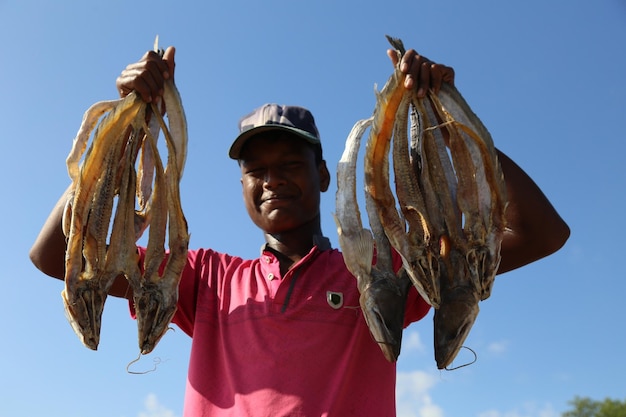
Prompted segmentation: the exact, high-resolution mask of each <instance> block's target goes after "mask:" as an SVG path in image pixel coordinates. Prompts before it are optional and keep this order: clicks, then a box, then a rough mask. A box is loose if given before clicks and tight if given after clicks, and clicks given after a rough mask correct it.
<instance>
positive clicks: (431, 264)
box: [337, 37, 507, 369]
mask: <svg viewBox="0 0 626 417" xmlns="http://www.w3.org/2000/svg"><path fill="white" fill-rule="evenodd" d="M388 39H389V41H390V42H391V44H392V45H393V46H394V47H395V48H396V50H397V53H398V55H399V57H401V56H402V55H403V54H404V47H403V45H402V42H401V41H400V40H399V39H395V38H390V37H388ZM403 79H404V76H403V75H402V73H401V71H400V69H399V67H396V68H395V70H394V72H393V73H392V75H391V77H390V78H389V80H388V81H387V83H386V84H385V86H384V87H383V89H382V90H381V92H380V93H377V97H376V107H375V110H374V114H373V116H372V118H371V120H372V127H371V129H370V135H369V138H368V142H367V144H366V154H365V166H364V178H365V184H366V192H365V198H366V202H367V213H368V217H369V220H370V226H371V227H372V230H373V231H374V240H375V243H376V248H377V250H378V254H379V256H380V255H382V258H380V259H378V261H377V262H381V260H382V262H381V263H380V265H379V264H378V263H377V266H378V267H380V266H383V268H382V269H378V270H379V271H380V270H384V271H385V274H379V275H378V276H377V278H379V279H380V280H381V281H385V282H386V283H387V284H386V285H395V288H399V289H400V293H401V294H402V296H403V297H406V294H407V292H406V291H403V290H402V288H403V287H402V284H401V283H402V282H403V281H402V280H403V279H406V280H407V281H408V278H406V277H407V276H408V277H410V282H412V284H413V286H415V288H416V289H417V290H418V292H419V293H420V295H421V296H422V297H423V298H424V300H425V301H426V302H428V303H430V304H431V305H432V306H433V307H434V308H435V316H434V333H435V360H436V362H437V367H438V368H440V369H443V368H447V367H448V366H449V365H450V364H451V363H452V361H453V360H454V358H455V357H456V355H457V353H458V351H459V349H460V348H461V346H462V344H463V342H464V341H465V339H466V338H467V335H468V334H469V332H470V330H471V328H472V325H473V323H474V321H475V319H476V317H477V315H478V312H479V308H478V303H479V301H481V300H484V299H486V298H487V297H489V295H490V293H491V287H492V285H493V282H494V278H495V274H496V271H497V268H498V265H499V262H500V246H501V242H502V237H503V233H504V227H505V224H506V222H505V210H506V205H507V200H506V187H505V183H504V177H503V175H502V170H501V168H500V165H499V162H498V158H497V152H496V150H495V147H494V144H493V140H492V138H491V136H490V135H489V132H488V131H487V129H486V128H485V126H484V125H483V124H482V123H481V121H480V119H478V117H477V116H476V115H475V114H474V113H473V112H472V110H471V109H470V107H469V106H468V105H467V103H466V101H465V100H464V99H463V97H462V96H461V94H460V93H459V92H458V91H457V90H456V88H454V87H453V86H450V85H447V84H445V83H444V85H443V86H442V88H441V90H440V92H439V93H438V95H436V94H434V92H433V91H429V92H428V93H427V95H426V97H425V98H422V99H418V98H417V97H416V96H415V95H414V93H413V92H410V91H407V90H406V89H405V88H404V87H403V85H402V84H403V83H402V81H403ZM409 114H410V118H409ZM368 120H369V119H368ZM409 120H410V121H409ZM407 125H409V126H407ZM356 127H357V126H355V128H356ZM407 129H410V133H411V134H410V139H409V135H408V134H407ZM362 134H363V133H362V132H361V133H359V141H360V135H362ZM392 142H393V154H392V161H393V170H394V179H395V195H394V192H393V191H392V189H391V185H390V175H389V150H390V146H391V143H392ZM355 149H356V151H355ZM409 149H410V152H409ZM349 150H350V152H351V153H350V154H349V157H348V158H347V159H348V160H349V161H350V163H349V164H345V166H344V165H342V163H344V162H345V160H344V158H342V161H340V164H339V167H338V190H337V212H338V213H341V212H342V211H341V210H342V208H343V209H344V210H345V212H344V214H343V216H347V215H348V213H350V214H351V216H352V220H351V221H348V220H347V219H344V218H343V217H341V216H337V217H338V218H339V220H338V222H337V223H338V229H339V231H340V239H339V242H340V246H341V248H342V251H343V252H344V259H345V261H346V265H347V266H348V269H349V270H350V271H351V272H352V273H353V274H354V275H355V276H356V277H357V281H358V283H359V290H360V291H361V298H362V301H361V306H362V309H363V311H364V315H365V317H366V319H367V322H368V325H369V327H370V331H371V332H372V334H373V335H374V336H375V338H376V337H377V335H379V336H380V335H381V334H382V335H383V336H382V337H379V338H377V341H379V340H381V341H384V342H385V343H387V345H385V344H384V343H381V348H382V349H383V352H384V354H385V357H387V359H389V360H395V359H397V355H395V353H396V352H397V353H398V354H399V350H400V346H399V344H398V343H399V341H400V340H401V328H400V335H399V336H398V333H397V331H396V332H394V333H390V332H384V331H381V325H380V323H381V322H390V323H393V322H394V321H393V320H392V319H390V317H392V314H391V313H388V311H390V303H392V302H394V303H395V302H396V301H397V298H396V299H394V301H390V299H389V298H385V297H383V296H378V295H374V293H368V292H365V291H364V290H365V289H366V288H367V284H368V283H369V282H371V280H372V279H373V277H374V271H375V270H377V269H376V268H373V267H370V268H369V269H368V265H366V263H367V261H369V262H370V263H371V260H372V256H366V257H364V256H361V257H360V258H358V257H356V256H355V255H354V253H355V252H357V253H358V252H359V251H355V250H354V248H359V249H360V250H361V249H362V247H363V245H362V243H358V242H367V243H368V245H367V248H366V249H362V250H361V252H360V253H368V254H369V253H370V251H371V250H372V249H370V248H371V246H372V244H371V241H372V235H371V232H369V231H365V232H367V233H365V232H364V229H362V226H361V220H360V217H359V215H358V206H356V192H354V186H353V185H352V184H353V182H354V181H355V178H356V164H354V163H353V160H354V159H355V158H356V154H355V152H358V145H356V144H355V143H354V138H353V135H352V134H351V135H350V136H349V137H348V140H347V141H346V152H348V151H349ZM346 155H348V154H346V153H344V157H346ZM340 168H341V169H340ZM350 187H352V188H350ZM348 190H349V192H348ZM396 197H397V203H396ZM354 213H357V214H356V217H355V214H354ZM376 230H379V231H378V232H376ZM381 230H382V231H381ZM385 245H386V246H385ZM389 245H391V247H393V249H394V250H395V251H396V252H397V253H398V254H399V255H400V257H401V258H402V262H403V267H402V269H401V270H400V271H398V272H397V274H394V273H393V271H392V270H391V267H390V265H391V264H390V262H388V261H387V259H391V256H390V250H387V249H385V248H386V247H389ZM380 249H382V251H381V250H380ZM357 262H360V264H357ZM378 285H380V284H378ZM402 305H403V304H402ZM378 311H384V312H387V313H386V314H387V317H389V318H388V319H386V320H387V321H384V320H383V321H381V320H378V321H376V320H370V319H368V317H369V318H371V317H372V316H375V315H376V313H375V312H378ZM395 320H396V323H397V322H398V319H395ZM379 343H380V342H379ZM394 343H395V344H394ZM389 346H394V349H392V350H389V348H388V347H389ZM386 347H387V349H386Z"/></svg>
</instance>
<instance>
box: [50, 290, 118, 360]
mask: <svg viewBox="0 0 626 417" xmlns="http://www.w3.org/2000/svg"><path fill="white" fill-rule="evenodd" d="M96 284H97V283H96V280H81V281H79V282H78V283H77V284H76V287H75V288H74V289H73V291H67V290H63V292H62V293H61V296H62V297H63V305H64V307H65V316H66V317H67V320H68V321H69V322H70V325H71V326H72V329H74V332H75V333H76V335H77V336H78V338H79V339H80V341H81V342H82V343H83V345H85V346H86V347H88V348H89V349H92V350H97V349H98V344H99V343H100V327H101V323H102V311H103V310H104V303H105V301H106V298H107V291H106V289H101V288H99V287H98V285H96Z"/></svg>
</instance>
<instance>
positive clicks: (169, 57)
mask: <svg viewBox="0 0 626 417" xmlns="http://www.w3.org/2000/svg"><path fill="white" fill-rule="evenodd" d="M175 53H176V48H174V47H173V46H169V47H168V48H167V49H166V50H165V53H164V54H163V61H165V63H166V64H167V72H165V73H163V78H164V79H166V80H167V79H174V69H175V68H176V61H174V54H175Z"/></svg>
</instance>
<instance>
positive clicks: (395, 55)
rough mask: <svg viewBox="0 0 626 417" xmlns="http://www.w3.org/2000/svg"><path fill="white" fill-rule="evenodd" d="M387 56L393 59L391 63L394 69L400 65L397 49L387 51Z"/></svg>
mask: <svg viewBox="0 0 626 417" xmlns="http://www.w3.org/2000/svg"><path fill="white" fill-rule="evenodd" d="M387 56H388V57H389V59H391V63H392V64H393V66H394V67H395V66H396V65H398V60H399V58H398V52H397V51H396V50H395V49H387Z"/></svg>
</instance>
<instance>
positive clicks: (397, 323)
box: [359, 269, 411, 362]
mask: <svg viewBox="0 0 626 417" xmlns="http://www.w3.org/2000/svg"><path fill="white" fill-rule="evenodd" d="M372 273H373V274H378V273H379V271H377V270H375V269H373V270H372ZM410 285H411V283H410V280H409V279H408V277H404V278H401V279H398V278H396V277H395V276H394V275H393V274H391V273H387V274H384V276H378V277H377V279H375V280H374V281H372V283H371V284H370V285H369V286H367V288H365V290H364V291H363V292H362V293H361V297H360V300H359V301H360V305H361V311H362V312H363V316H364V317H365V321H366V322H367V326H368V327H369V329H370V333H371V334H372V337H373V338H374V340H375V341H376V343H378V346H379V347H380V349H381V350H382V352H383V354H384V355H385V358H386V359H387V360H388V361H389V362H396V361H397V360H398V357H399V356H400V347H401V345H402V331H403V330H404V309H405V303H406V294H407V292H408V289H409V288H410Z"/></svg>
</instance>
